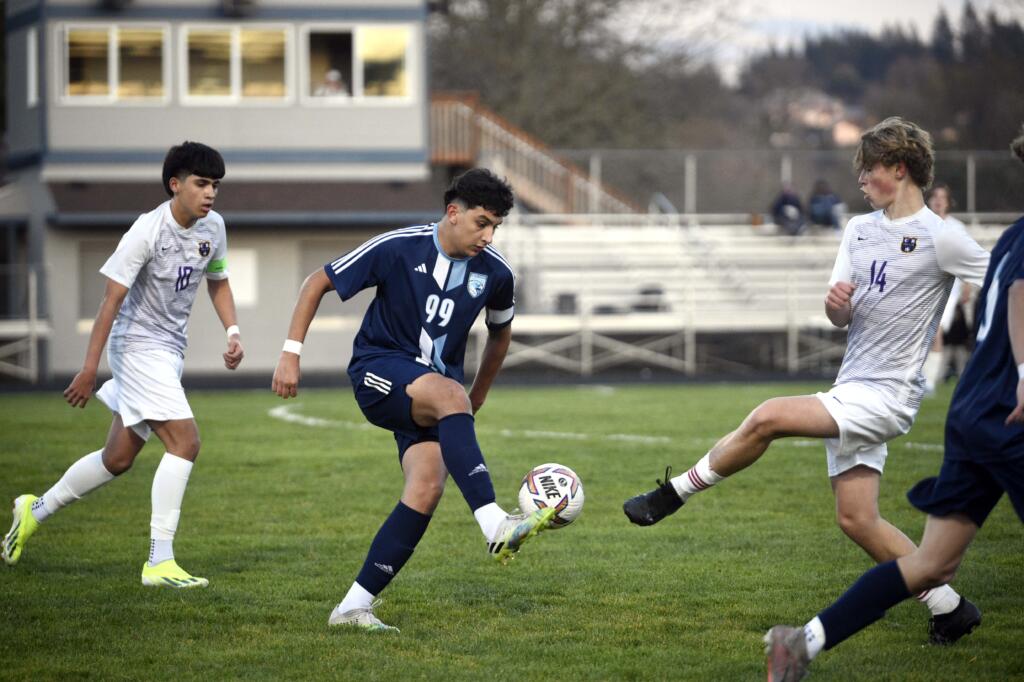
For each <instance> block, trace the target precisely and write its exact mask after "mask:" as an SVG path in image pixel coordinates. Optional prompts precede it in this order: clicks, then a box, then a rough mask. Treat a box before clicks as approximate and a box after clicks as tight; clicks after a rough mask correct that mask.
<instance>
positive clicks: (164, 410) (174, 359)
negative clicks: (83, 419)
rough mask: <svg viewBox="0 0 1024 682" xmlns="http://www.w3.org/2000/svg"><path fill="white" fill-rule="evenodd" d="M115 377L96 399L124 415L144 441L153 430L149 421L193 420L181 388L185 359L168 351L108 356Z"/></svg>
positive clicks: (190, 409) (122, 417)
mask: <svg viewBox="0 0 1024 682" xmlns="http://www.w3.org/2000/svg"><path fill="white" fill-rule="evenodd" d="M107 362H108V363H110V370H111V372H112V373H113V375H114V378H113V379H110V380H109V381H106V382H104V383H103V386H101V387H100V390H98V391H96V397H97V398H99V399H100V400H102V401H103V404H104V405H106V406H107V407H109V408H110V411H111V412H114V413H116V414H119V415H121V421H122V422H124V425H125V426H127V427H129V428H131V429H132V430H133V431H135V433H137V434H138V435H139V437H140V438H142V439H143V440H149V435H150V434H151V433H152V429H150V428H149V424H147V423H146V420H147V419H152V420H154V421H168V420H170V419H192V418H193V417H192V408H191V407H189V404H188V400H187V399H186V398H185V389H183V388H182V387H181V372H182V370H183V369H184V368H185V358H183V357H182V356H180V355H178V354H177V353H173V352H171V351H168V350H156V349H154V350H136V351H129V352H127V353H116V352H108V353H107Z"/></svg>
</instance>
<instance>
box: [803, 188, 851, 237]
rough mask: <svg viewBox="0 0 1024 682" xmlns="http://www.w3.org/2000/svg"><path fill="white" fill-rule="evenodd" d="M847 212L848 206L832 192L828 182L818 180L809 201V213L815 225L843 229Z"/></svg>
mask: <svg viewBox="0 0 1024 682" xmlns="http://www.w3.org/2000/svg"><path fill="white" fill-rule="evenodd" d="M845 211H846V204H844V203H843V200H842V199H840V198H839V195H838V194H836V193H835V192H833V191H832V188H831V187H829V184H828V181H827V180H823V179H820V178H819V179H818V180H817V181H816V182H815V183H814V189H813V190H812V191H811V196H810V197H809V198H808V199H807V213H808V215H809V216H810V218H811V222H812V223H814V224H815V225H825V226H828V227H831V228H832V229H834V230H840V229H842V224H841V223H840V220H841V219H842V215H843V213H844V212H845Z"/></svg>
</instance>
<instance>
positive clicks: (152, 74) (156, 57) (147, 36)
mask: <svg viewBox="0 0 1024 682" xmlns="http://www.w3.org/2000/svg"><path fill="white" fill-rule="evenodd" d="M117 37H118V59H119V61H118V64H119V66H120V69H119V71H118V84H117V96H118V97H123V98H129V97H163V96H164V78H163V68H164V64H163V61H164V60H163V49H164V34H163V32H162V31H157V30H147V29H127V28H121V29H119V30H118V32H117Z"/></svg>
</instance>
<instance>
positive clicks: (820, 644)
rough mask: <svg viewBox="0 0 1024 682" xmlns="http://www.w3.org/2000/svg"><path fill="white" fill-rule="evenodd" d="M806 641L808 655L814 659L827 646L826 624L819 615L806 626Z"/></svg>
mask: <svg viewBox="0 0 1024 682" xmlns="http://www.w3.org/2000/svg"><path fill="white" fill-rule="evenodd" d="M804 641H805V642H807V657H808V658H809V659H811V660H812V661H813V660H814V657H815V656H817V655H818V654H820V653H821V650H822V649H824V648H825V626H824V625H822V624H821V620H819V618H818V617H817V616H815V617H814V620H812V621H811V622H809V623H808V624H807V625H805V626H804Z"/></svg>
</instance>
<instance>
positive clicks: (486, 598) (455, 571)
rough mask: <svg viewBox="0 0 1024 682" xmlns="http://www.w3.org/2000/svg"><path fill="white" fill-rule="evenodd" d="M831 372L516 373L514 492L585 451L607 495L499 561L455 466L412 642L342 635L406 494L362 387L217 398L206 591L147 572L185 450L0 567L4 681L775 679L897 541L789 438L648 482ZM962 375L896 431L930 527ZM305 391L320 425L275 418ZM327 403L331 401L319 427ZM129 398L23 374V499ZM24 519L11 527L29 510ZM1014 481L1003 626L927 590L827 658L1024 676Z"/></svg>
mask: <svg viewBox="0 0 1024 682" xmlns="http://www.w3.org/2000/svg"><path fill="white" fill-rule="evenodd" d="M820 388H821V386H811V385H806V386H805V385H746V386H744V385H715V386H657V387H626V386H616V387H593V386H591V387H573V386H568V387H563V388H515V387H513V388H506V387H502V386H500V385H499V386H498V387H497V388H496V389H495V390H494V391H493V393H492V396H491V399H490V401H489V402H488V404H487V406H486V407H485V408H484V410H483V411H482V412H481V414H480V415H479V418H478V429H479V434H480V441H481V444H482V446H483V449H484V453H485V456H486V457H487V461H488V465H489V467H490V469H491V472H492V477H493V479H494V482H495V487H496V489H497V491H498V502H499V504H502V505H503V506H506V507H509V508H510V507H512V506H514V505H515V495H516V490H517V487H518V483H519V479H520V477H521V476H522V475H523V473H525V472H526V471H527V470H528V469H529V468H530V467H531V466H534V465H537V464H541V463H543V462H548V461H558V462H561V463H563V464H566V465H569V466H571V467H573V468H574V469H575V470H576V471H577V472H578V473H579V474H580V476H581V477H582V479H583V482H584V486H585V489H586V494H587V502H586V506H585V509H584V511H583V515H582V516H581V517H580V519H579V521H578V522H577V523H575V524H574V525H572V526H570V527H568V528H566V529H564V530H559V531H557V532H549V533H546V534H544V535H542V536H541V537H540V538H538V539H537V540H536V541H534V542H533V543H531V544H529V545H527V546H526V547H525V548H524V550H523V551H522V553H521V555H520V556H519V557H518V558H517V559H516V560H515V561H513V562H512V563H511V564H510V565H509V566H506V567H501V566H498V565H496V564H495V562H493V561H492V560H491V559H489V558H488V557H487V556H486V554H485V546H484V542H483V539H482V537H481V536H480V533H479V530H478V529H477V526H476V523H475V522H474V520H473V518H472V516H471V515H470V513H469V511H468V509H467V508H466V505H465V503H464V502H463V500H462V498H461V496H460V495H459V491H458V489H457V488H456V487H455V486H454V484H452V483H450V484H449V486H448V492H447V495H446V496H445V499H444V500H442V502H441V505H440V507H439V508H438V511H437V513H436V515H435V517H434V520H433V522H432V523H431V526H430V528H429V530H428V531H427V534H426V536H425V538H424V540H423V542H422V543H421V545H420V548H419V550H418V551H417V552H416V554H415V555H414V556H413V558H412V559H411V560H410V562H409V564H407V566H406V567H405V570H404V571H403V572H402V573H401V574H400V575H399V577H398V578H397V579H396V580H395V582H393V583H392V585H391V586H390V587H389V588H388V589H387V590H386V591H385V592H384V593H383V595H382V596H383V598H384V602H383V604H382V606H381V607H380V608H379V609H378V613H379V615H380V616H381V617H382V619H383V620H385V621H386V622H388V623H391V624H394V625H397V626H398V627H400V628H401V630H402V632H401V634H400V635H371V634H366V633H362V632H353V631H347V630H342V631H337V630H334V629H328V627H327V616H328V614H329V613H330V611H331V609H332V608H333V607H334V605H335V604H336V603H337V602H338V601H339V600H340V598H341V597H342V596H343V595H344V593H345V591H346V590H347V588H348V586H349V584H350V583H351V581H352V579H353V578H354V577H355V575H356V573H357V572H358V570H359V567H360V566H361V564H362V561H363V558H364V555H365V552H366V550H367V548H368V546H369V543H370V541H371V539H372V538H373V535H374V534H375V533H376V531H377V528H378V526H379V525H380V523H381V522H382V521H383V519H384V518H385V516H386V515H387V514H388V513H389V511H390V510H391V508H392V507H393V505H394V503H395V501H396V500H397V498H398V496H399V493H400V490H401V485H402V483H401V475H400V472H399V469H398V465H397V457H396V455H395V450H394V445H393V441H392V439H391V436H390V434H388V433H386V432H384V431H381V430H379V429H374V428H371V427H366V426H365V425H364V424H363V420H362V417H361V415H360V414H359V412H358V409H357V407H356V405H355V403H354V401H353V399H352V397H351V394H350V393H349V392H348V391H326V390H325V391H304V392H302V393H301V394H300V397H299V399H298V400H297V401H289V402H288V403H284V402H282V401H280V400H279V399H277V398H276V397H274V396H273V395H271V394H270V393H269V391H267V392H227V391H224V392H200V391H195V392H192V393H190V400H191V403H192V406H193V409H194V411H195V413H196V415H197V416H198V421H199V425H200V429H201V433H202V436H203V452H202V454H201V456H200V458H199V460H198V465H197V468H196V469H195V470H194V472H193V475H192V480H191V483H190V485H189V489H188V493H187V495H186V497H185V504H184V507H183V511H182V520H181V525H180V526H179V531H178V539H177V541H176V542H175V550H176V554H177V557H178V559H179V560H180V562H181V563H182V565H183V566H185V567H186V568H187V569H189V570H191V571H192V572H194V573H196V574H197V575H203V576H206V577H208V578H209V579H210V587H209V588H208V589H206V590H192V591H186V592H175V591H170V590H166V591H164V590H153V589H151V588H144V587H142V586H141V585H140V583H139V571H140V568H141V565H142V563H143V561H144V559H145V557H146V552H147V548H148V537H149V511H150V503H149V491H150V483H151V479H152V474H153V471H154V469H155V467H156V462H157V461H158V459H159V457H160V454H161V448H160V444H159V443H158V442H157V441H156V440H155V439H154V441H153V442H152V443H150V444H149V445H148V446H147V448H146V449H145V450H144V451H143V453H142V455H140V457H139V459H138V460H137V461H136V464H135V467H134V469H133V470H131V471H129V472H127V473H126V474H124V475H123V476H122V477H121V478H120V479H118V480H115V481H113V482H112V483H110V484H109V485H108V486H107V487H106V488H103V489H101V490H99V491H97V492H96V493H95V494H93V495H92V496H90V497H87V498H86V499H84V500H82V501H81V502H79V503H76V504H75V505H72V506H71V507H69V508H67V509H65V510H63V511H61V512H60V513H59V514H58V515H56V516H54V517H53V518H51V519H50V520H49V521H47V522H46V524H45V525H44V526H42V527H41V528H40V530H39V532H38V533H37V534H36V535H35V536H34V537H33V538H32V540H31V541H30V542H29V544H28V546H27V549H26V550H25V553H24V555H23V556H22V559H21V562H20V563H19V564H18V566H17V567H16V568H13V569H4V568H3V567H0V591H2V595H3V598H2V601H0V629H2V633H3V634H2V637H0V660H2V665H0V678H4V679H30V678H31V679H61V680H66V679H97V680H112V679H151V680H161V679H164V680H168V679H195V678H203V679H214V680H220V679H243V678H244V679H268V680H277V679H353V680H362V679H403V680H404V679H428V680H434V679H444V680H480V679H490V680H506V679H508V680H512V679H538V678H540V679H564V680H631V679H645V680H666V679H677V680H755V679H759V678H762V676H763V667H764V663H763V653H762V645H761V637H762V635H763V633H764V631H765V630H766V629H767V628H768V627H769V626H771V625H773V624H775V623H778V622H789V623H794V624H800V623H803V622H805V621H806V620H808V619H809V618H810V617H811V616H813V615H814V614H815V613H817V611H819V610H820V609H821V608H823V607H824V606H826V605H827V604H828V603H830V602H831V601H832V600H834V599H835V598H836V597H838V596H839V594H840V593H841V592H842V591H843V590H844V589H845V588H846V587H847V586H848V584H849V583H851V582H852V581H853V580H854V579H856V578H857V576H859V575H860V574H861V573H862V572H863V571H864V570H866V569H867V568H868V567H869V565H870V561H869V559H868V558H867V556H866V555H864V554H863V553H862V552H861V550H860V549H859V548H857V547H856V546H854V545H853V543H852V542H850V541H849V540H847V539H846V538H845V537H844V536H843V535H842V533H841V532H840V531H839V529H838V528H837V527H836V526H835V524H834V522H833V515H832V504H833V502H832V495H831V492H830V489H829V485H828V479H827V475H826V470H825V462H824V451H823V448H822V446H821V445H820V443H817V442H811V441H802V440H792V439H791V440H784V441H780V442H778V443H776V444H775V445H773V446H772V448H771V449H770V450H769V451H768V453H767V454H766V455H765V457H764V458H763V459H762V460H761V461H760V462H759V463H757V464H756V465H755V466H754V467H753V468H751V469H748V470H747V471H744V472H742V473H740V474H738V475H737V476H736V477H734V478H732V479H730V480H728V481H726V482H724V483H723V484H720V485H719V486H718V487H717V488H715V489H714V490H711V491H709V492H706V493H702V494H700V495H698V496H697V497H695V498H694V499H693V500H691V502H690V503H689V504H688V505H687V506H686V507H684V508H683V509H682V510H680V511H679V512H678V513H677V514H676V515H675V516H673V517H671V518H670V519H668V520H666V521H664V522H662V523H661V524H659V525H657V526H655V527H651V528H637V527H634V526H631V525H630V524H629V523H628V522H627V521H626V519H625V517H624V516H623V514H622V511H621V504H622V501H623V500H624V499H625V498H626V497H628V496H630V495H633V494H635V493H637V492H639V491H642V490H647V489H649V488H651V487H653V484H654V478H655V477H660V476H661V475H663V473H664V468H665V465H666V464H672V465H673V466H674V467H675V469H676V470H677V471H682V470H685V469H686V468H687V467H688V466H689V465H690V464H691V463H692V462H694V461H696V459H697V458H698V457H699V456H700V455H701V454H703V453H704V452H705V451H706V449H707V448H708V447H710V445H711V444H712V443H713V442H714V440H715V439H716V438H717V437H718V436H720V435H722V434H723V433H725V432H727V431H728V430H730V429H731V428H733V427H735V425H736V424H738V423H739V421H740V420H741V419H742V418H743V416H744V415H745V414H746V413H747V412H748V411H749V410H750V409H751V408H753V407H754V406H755V405H756V404H757V403H758V402H760V401H761V400H763V399H765V398H768V397H771V396H774V395H787V394H795V393H801V392H807V391H813V390H819V389H820ZM948 399H949V392H948V390H947V391H946V392H944V393H942V394H941V395H940V396H939V397H937V398H934V399H931V400H930V401H928V402H927V403H926V404H925V406H924V408H923V409H922V411H921V413H920V415H919V418H918V420H917V424H916V425H915V426H914V429H913V430H912V431H911V433H910V434H909V435H908V436H907V437H905V438H902V439H900V440H899V441H896V442H895V443H894V444H892V445H891V446H890V457H889V462H888V466H887V470H886V476H885V478H884V479H883V488H882V493H883V499H882V502H881V505H882V510H883V513H884V514H885V516H886V517H887V518H888V519H889V520H891V521H892V522H894V523H895V524H896V525H898V526H899V527H901V528H902V529H904V530H905V531H906V532H907V533H908V534H909V535H910V536H911V537H913V538H915V539H916V538H918V537H919V536H920V532H921V529H922V528H923V524H924V517H923V516H922V515H921V514H920V513H918V512H917V511H915V510H914V509H912V508H911V507H910V505H909V504H908V503H907V502H906V499H905V497H904V493H905V491H906V490H907V489H908V488H909V487H910V486H911V485H912V484H913V483H915V482H916V481H917V480H919V479H920V478H923V477H925V476H930V475H934V473H936V472H937V471H938V468H939V463H940V461H941V448H940V445H941V438H942V424H943V421H944V418H945V409H946V406H947V404H948ZM282 405H287V406H288V414H289V415H291V416H292V417H293V418H294V417H295V416H296V415H297V416H299V417H308V418H314V419H313V420H306V423H301V422H298V421H291V422H289V421H283V420H282V419H280V418H275V417H273V416H271V415H270V411H271V410H273V409H274V408H280V407H281V406H282ZM317 420H319V421H317ZM108 423H109V415H108V413H107V412H106V410H105V408H104V407H103V405H102V404H100V403H99V402H98V401H96V400H93V401H92V402H91V403H90V404H89V406H88V408H87V409H86V410H85V411H84V412H82V411H78V410H72V409H70V408H68V407H67V406H66V405H64V404H63V402H62V399H61V397H60V395H59V392H54V393H53V394H17V395H11V394H8V395H0V467H2V469H0V470H2V471H3V476H2V480H0V499H2V500H3V504H4V505H7V504H8V501H9V500H10V499H13V498H14V497H15V496H16V495H17V494H20V493H23V492H34V493H35V494H42V493H43V491H44V490H45V489H46V488H47V487H48V486H49V485H51V484H52V483H53V482H54V481H56V480H57V478H58V477H59V476H60V475H61V474H62V473H63V471H64V470H65V469H66V468H67V467H68V465H70V464H71V463H72V462H73V461H74V460H75V459H77V458H78V457H80V456H81V455H83V454H84V453H86V452H89V451H91V450H95V449H97V448H99V447H100V446H101V444H102V440H103V437H104V434H105V433H106V428H107V425H108ZM2 523H3V524H4V526H3V530H2V532H6V528H7V524H8V523H9V521H8V520H7V517H6V514H5V516H4V517H3V520H2ZM1021 531H1022V528H1021V524H1020V522H1019V521H1018V520H1017V517H1016V516H1015V515H1014V513H1013V511H1012V509H1011V508H1010V505H1009V503H1008V502H1007V501H1006V500H1005V499H1004V500H1003V501H1002V502H1001V503H1000V504H999V506H998V507H997V508H996V511H995V512H994V514H993V515H992V517H991V518H990V519H989V522H988V523H987V524H986V526H985V528H984V529H983V531H982V533H981V535H980V536H979V538H978V539H977V540H976V541H975V544H974V546H973V547H972V549H971V551H970V553H969V554H968V558H967V560H966V561H965V563H964V565H963V567H962V568H961V571H960V575H959V576H958V579H957V581H956V587H957V588H959V589H960V590H961V591H962V592H963V593H965V594H967V595H968V596H969V597H970V598H971V599H972V600H973V601H975V602H976V603H977V604H978V605H979V606H980V607H981V608H982V610H983V612H984V624H983V626H982V627H981V628H980V629H979V630H978V631H976V632H975V633H974V634H973V635H972V636H970V637H969V638H967V639H965V640H963V641H962V642H960V643H959V644H957V645H956V646H953V647H947V648H935V647H929V646H924V642H925V640H926V621H927V611H926V609H925V608H924V607H923V606H922V605H920V604H917V603H904V604H902V605H900V606H898V607H897V608H895V609H893V610H892V611H891V612H890V614H889V617H888V618H886V619H885V620H883V621H882V622H880V623H878V624H876V625H874V626H873V627H871V628H870V629H868V630H866V631H865V632H863V633H861V634H859V635H857V636H856V637H854V638H852V639H851V640H849V641H848V642H846V643H845V644H844V645H843V646H841V647H839V648H837V649H835V650H833V651H830V652H826V653H825V654H823V655H822V656H821V657H820V658H819V659H818V660H817V661H815V664H814V667H813V675H814V679H815V680H922V681H924V680H927V681H929V682H932V681H935V680H960V679H971V680H1008V679H1024V651H1022V646H1021V644H1022V642H1024V616H1022V613H1024V609H1022V607H1024V589H1022V583H1024V533H1022V532H1021Z"/></svg>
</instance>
